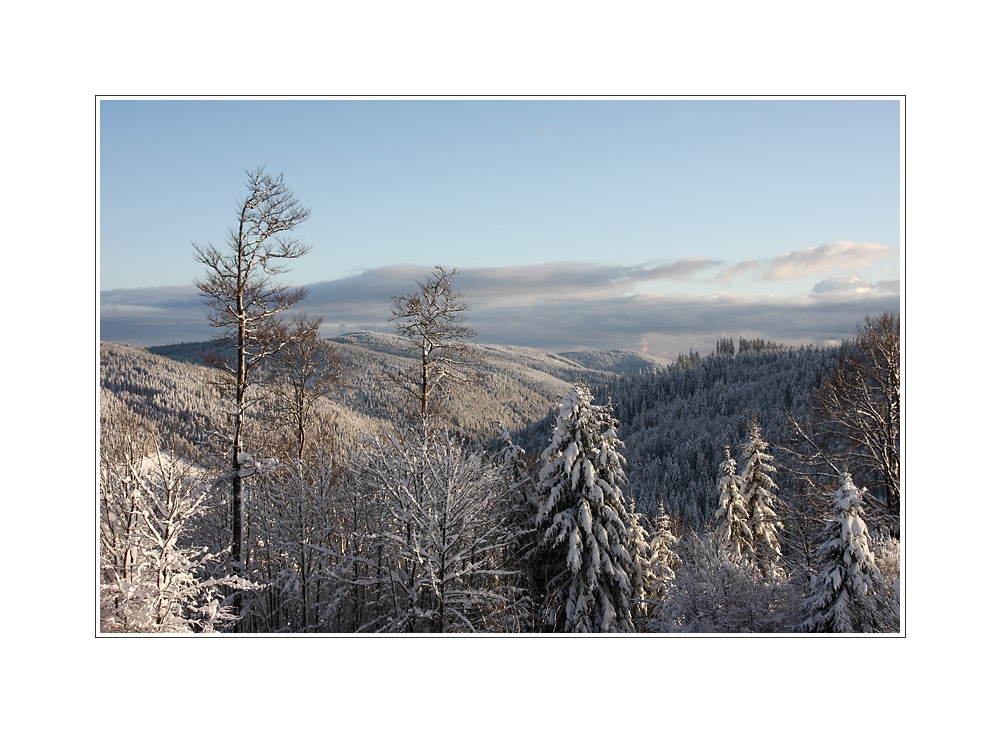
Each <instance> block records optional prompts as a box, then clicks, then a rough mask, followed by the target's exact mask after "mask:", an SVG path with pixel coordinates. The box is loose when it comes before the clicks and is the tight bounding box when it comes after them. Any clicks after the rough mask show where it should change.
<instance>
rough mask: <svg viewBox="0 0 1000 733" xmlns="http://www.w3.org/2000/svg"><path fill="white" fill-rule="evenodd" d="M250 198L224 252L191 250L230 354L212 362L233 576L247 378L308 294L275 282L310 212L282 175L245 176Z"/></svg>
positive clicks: (296, 253)
mask: <svg viewBox="0 0 1000 733" xmlns="http://www.w3.org/2000/svg"><path fill="white" fill-rule="evenodd" d="M246 174H247V194H246V196H245V197H244V198H243V200H242V201H241V202H240V203H239V206H238V208H237V212H236V215H237V225H236V227H235V228H233V229H230V230H229V234H228V237H227V241H226V247H224V248H223V249H217V248H216V247H214V246H213V245H211V244H207V245H194V249H195V260H196V261H197V262H199V263H200V264H202V265H204V266H205V268H206V273H205V275H204V276H203V277H201V278H198V279H196V280H195V283H194V284H195V286H196V287H197V288H198V290H200V291H201V295H202V300H203V301H204V302H205V304H206V305H208V306H209V307H210V308H211V309H212V313H211V314H210V315H209V322H210V323H211V324H212V326H214V327H215V328H218V329H219V330H220V331H221V332H222V335H223V341H224V345H225V347H226V348H227V349H230V350H231V353H229V354H226V355H221V356H218V357H216V358H214V359H212V360H211V363H212V364H213V365H214V366H216V367H218V368H220V369H221V370H222V372H223V373H224V374H226V375H227V376H228V379H226V380H225V382H224V386H225V389H226V391H227V393H228V395H229V396H230V397H231V399H232V405H231V408H232V412H231V415H232V421H233V422H232V431H233V432H232V441H231V443H230V444H229V448H230V451H229V454H230V460H229V465H230V472H229V473H230V482H231V485H232V539H233V541H232V557H233V564H234V567H235V569H236V570H237V571H240V569H241V567H242V564H243V560H244V546H243V545H244V526H243V525H244V509H243V500H244V496H243V479H244V478H245V476H246V473H245V471H244V465H243V464H244V463H245V454H244V446H243V440H244V427H245V425H244V424H245V421H246V417H247V410H248V408H249V406H250V405H251V404H252V402H253V399H252V395H251V393H250V389H251V387H252V385H253V381H252V375H253V374H254V372H255V370H256V369H257V368H258V367H259V366H260V365H261V364H262V363H264V362H265V361H266V360H267V359H269V358H270V357H272V356H273V355H274V354H276V353H278V352H279V351H280V350H281V349H282V347H283V346H284V345H285V340H284V338H283V334H282V329H281V328H280V327H279V323H278V320H277V316H278V315H279V314H280V313H282V312H284V311H286V310H287V309H288V308H291V307H292V306H293V305H295V304H296V303H298V302H299V301H301V300H302V299H303V298H304V297H305V290H304V289H301V288H299V289H290V288H288V287H285V286H282V285H277V284H275V283H274V281H273V278H274V276H275V275H278V274H280V273H283V272H285V271H286V267H285V266H283V264H282V262H283V261H284V260H291V259H296V258H299V257H302V256H303V255H305V254H306V253H307V252H308V251H309V247H308V246H307V245H305V244H303V243H302V242H300V241H299V240H297V239H295V238H293V237H291V236H289V232H291V231H292V230H293V229H294V228H295V227H296V226H298V225H299V224H301V223H302V222H304V221H305V220H306V219H307V218H308V217H309V210H308V209H306V208H304V207H303V206H302V205H301V204H300V203H299V200H298V199H297V198H296V197H295V195H294V194H293V193H292V191H291V189H289V188H288V187H287V186H286V185H285V181H284V176H283V175H282V174H279V175H278V176H277V177H274V176H271V175H270V174H268V173H265V172H264V169H263V167H259V168H257V169H255V170H252V171H251V170H248V171H246Z"/></svg>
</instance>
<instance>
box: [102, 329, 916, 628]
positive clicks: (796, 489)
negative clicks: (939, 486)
mask: <svg viewBox="0 0 1000 733" xmlns="http://www.w3.org/2000/svg"><path fill="white" fill-rule="evenodd" d="M882 325H887V326H888V327H889V329H890V331H889V333H890V334H891V333H893V330H892V329H896V333H897V334H898V318H897V317H895V316H892V315H886V316H881V317H879V318H876V319H872V321H871V323H870V324H868V325H863V326H862V329H861V337H860V338H859V340H858V341H855V342H851V343H846V344H844V345H843V346H841V347H838V348H784V347H781V346H778V345H773V344H764V345H762V344H752V343H750V342H744V343H742V344H739V345H737V346H736V348H735V349H732V350H730V349H729V348H728V347H729V343H730V342H728V341H726V340H725V339H722V340H720V349H717V350H716V352H715V353H713V354H711V355H708V356H704V357H702V356H699V355H697V354H689V355H684V356H683V357H681V358H679V359H678V360H677V361H676V362H675V363H673V364H669V365H666V364H662V363H656V362H654V361H652V360H648V359H647V358H645V357H643V356H642V355H639V354H630V353H627V352H617V353H616V352H606V353H604V354H601V355H600V357H601V359H600V361H598V360H597V358H598V357H597V355H595V354H572V353H566V354H547V353H544V352H541V351H533V350H531V349H520V348H513V347H510V348H503V347H488V346H480V347H479V351H480V353H479V355H478V357H477V361H476V362H475V364H474V368H473V370H472V374H473V376H474V377H475V379H474V380H472V381H470V382H468V383H464V384H453V385H450V386H449V387H448V390H447V391H442V392H439V393H438V394H437V396H436V400H435V401H434V402H432V405H433V406H434V409H433V412H432V414H429V415H426V416H421V415H420V414H419V410H418V409H416V405H417V402H416V398H415V397H412V396H410V395H409V394H408V392H407V391H406V389H405V387H404V386H402V385H401V384H399V380H398V379H397V377H399V376H400V375H405V374H407V373H408V370H409V369H410V367H412V366H413V365H415V364H416V362H417V359H416V358H415V357H413V356H407V354H406V351H405V347H406V341H405V339H403V338H402V337H398V336H390V335H386V334H373V333H366V334H351V335H348V336H343V337H340V338H338V339H334V340H332V341H323V340H318V341H317V342H316V343H315V344H314V346H316V347H317V348H318V349H319V350H320V352H321V353H322V354H323V357H322V359H317V360H316V362H315V364H316V367H317V371H316V373H313V374H311V375H310V376H309V378H308V379H306V380H303V381H301V382H300V384H302V385H304V386H305V389H303V390H301V391H300V392H299V393H298V394H296V387H295V383H294V373H290V372H288V371H284V368H283V367H279V366H278V365H277V364H275V365H272V367H269V369H268V371H266V372H264V371H262V372H261V375H260V378H259V381H256V382H255V387H254V394H255V396H254V400H253V403H252V404H251V405H250V406H248V409H247V416H248V419H247V425H248V429H247V433H246V439H245V444H244V450H243V451H242V455H240V456H238V458H239V468H238V469H237V473H242V474H243V476H242V478H243V483H242V492H243V493H244V496H245V499H244V502H245V503H244V507H245V524H244V527H245V533H246V539H245V541H244V542H245V548H246V549H245V551H244V557H243V562H242V563H241V564H239V565H236V564H235V563H234V559H233V556H232V526H231V516H232V491H231V483H230V481H231V474H232V473H233V471H232V469H231V466H230V465H229V461H228V458H229V455H228V452H229V449H231V435H230V432H231V430H232V422H233V420H232V416H231V409H230V406H229V403H228V401H227V399H226V395H227V392H226V385H225V380H223V379H221V377H222V370H221V369H220V368H219V367H211V366H207V365H205V363H204V360H203V358H202V356H203V355H204V354H206V353H209V352H211V351H212V350H213V349H214V348H216V347H217V346H218V344H216V343H214V342H212V343H203V344H186V345H174V346H167V347H154V348H151V349H139V348H135V347H131V346H127V345H123V344H114V343H102V344H101V444H100V461H101V465H100V468H101V470H100V511H101V517H100V540H101V550H100V555H101V578H100V585H101V593H100V595H101V611H100V613H101V623H100V628H101V630H102V631H103V632H191V631H217V632H242V633H278V632H286V633H287V632H294V633H311V632H320V633H355V632H371V633H374V632H431V633H441V632H465V633H469V632H494V633H506V632H522V633H523V632H561V631H586V632H601V631H630V632H631V631H635V632H640V633H641V632H647V633H648V632H655V633H669V632H699V633H745V632H755V633H768V632H771V633H796V632H803V631H812V632H820V631H831V632H898V631H900V583H899V578H900V544H899V512H898V493H897V500H896V502H895V503H893V501H892V500H891V496H892V491H893V489H892V488H891V487H892V482H891V480H889V481H887V478H889V479H891V478H892V477H891V476H889V477H886V476H885V475H883V474H882V473H880V471H879V469H878V467H877V466H876V465H874V463H873V460H872V459H870V458H869V459H867V460H866V456H865V455H864V451H865V446H863V445H861V444H860V442H859V441H857V440H852V439H849V436H848V434H847V433H846V431H838V430H836V429H835V428H834V427H831V425H835V423H834V422H833V421H834V420H835V419H836V413H835V412H831V409H830V406H829V405H828V402H829V398H828V397H827V395H830V394H832V393H834V392H835V391H836V390H835V389H834V387H835V386H836V385H838V384H841V383H842V382H846V381H849V380H850V379H851V378H852V371H854V370H857V369H859V368H860V367H861V366H865V367H867V366H869V365H870V362H869V361H868V360H869V358H870V357H869V355H867V354H866V352H865V350H864V348H863V346H860V347H859V341H861V342H863V341H864V340H865V338H866V337H867V336H868V335H869V333H870V331H871V330H872V329H873V328H878V327H879V326H882ZM897 338H898V335H897ZM897 343H898V342H897ZM298 363H299V364H300V365H301V364H303V363H305V360H301V359H300V360H299V362H298ZM592 364H597V365H598V366H599V367H601V368H594V367H593V366H591V365H592ZM897 364H898V362H897ZM897 368H898V367H897ZM325 369H331V370H333V371H332V373H333V374H335V376H336V378H335V379H331V380H328V381H327V382H326V383H324V382H323V381H322V380H319V379H317V378H316V377H317V376H320V372H322V371H323V370H325ZM855 376H857V375H855ZM863 376H864V375H863V373H862V374H861V375H860V376H858V378H857V382H858V384H860V385H864V384H868V381H867V378H865V379H862V378H861V377H863ZM897 384H898V382H897ZM882 396H883V395H882V394H881V393H880V392H878V391H877V390H876V391H875V392H874V396H873V398H879V399H881V397H882ZM897 399H898V396H897ZM882 407H883V408H885V409H890V408H891V407H892V405H890V403H889V402H888V401H886V402H885V403H884V404H883V405H882ZM895 409H896V413H895V415H896V417H895V425H894V427H893V426H890V427H891V429H890V432H889V433H888V434H889V435H890V436H892V437H891V440H892V441H893V442H892V446H890V447H893V448H894V449H895V451H896V454H895V471H896V473H895V480H896V487H897V488H896V491H897V492H898V441H899V423H898V402H897V403H896V407H895ZM501 426H502V427H501ZM300 428H301V429H300ZM842 432H843V434H841V433H842ZM830 464H832V465H830ZM887 487H888V488H887ZM866 489H867V490H866ZM893 506H895V507H896V508H895V509H891V508H890V507H893ZM845 558H849V559H845ZM237 609H239V610H238V611H237Z"/></svg>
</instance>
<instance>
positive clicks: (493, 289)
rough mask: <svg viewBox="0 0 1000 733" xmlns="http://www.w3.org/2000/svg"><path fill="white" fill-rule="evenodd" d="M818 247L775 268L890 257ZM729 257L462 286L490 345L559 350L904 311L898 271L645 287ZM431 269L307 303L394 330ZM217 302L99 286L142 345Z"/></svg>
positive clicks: (356, 325)
mask: <svg viewBox="0 0 1000 733" xmlns="http://www.w3.org/2000/svg"><path fill="white" fill-rule="evenodd" d="M823 247H827V245H823ZM876 247H879V248H881V249H883V250H884V249H886V248H882V247H881V245H876ZM814 250H817V251H815V252H814V251H810V250H807V251H805V252H802V253H798V254H799V255H802V257H798V258H795V257H791V256H790V255H789V256H785V258H778V259H777V260H775V261H774V262H772V263H771V265H770V266H769V267H768V270H771V271H772V277H774V276H775V273H778V274H780V273H781V272H785V273H790V272H792V271H796V270H797V271H799V272H804V271H806V270H809V269H810V268H818V267H820V263H822V262H823V261H827V262H829V261H830V260H839V261H842V260H845V259H847V260H851V261H854V262H857V261H860V260H862V259H864V258H866V257H867V258H869V260H870V258H871V257H875V256H881V255H880V254H879V252H880V250H879V249H871V248H868V249H864V248H863V249H860V250H858V249H855V248H853V247H849V248H841V249H839V250H838V249H837V248H836V247H833V246H832V245H831V246H829V247H828V248H827V249H826V250H823V248H822V247H817V248H814ZM818 250H822V251H818ZM720 264H721V263H719V262H717V261H714V260H706V259H696V258H692V259H685V260H678V261H676V262H672V263H666V264H659V265H655V266H646V267H623V266H606V265H593V264H582V263H567V262H557V263H550V264H547V265H540V266H539V265H532V266H510V267H493V268H470V269H468V270H463V271H461V273H460V274H459V276H458V278H457V279H456V281H455V286H456V288H457V289H458V290H460V291H461V292H463V293H464V294H465V300H466V302H467V303H468V304H469V307H470V311H469V313H468V325H469V326H471V327H472V328H474V329H475V330H476V331H477V333H478V338H477V340H478V341H479V342H481V343H496V344H514V345H522V346H532V347H537V348H543V349H547V350H551V351H566V350H573V349H589V348H626V349H635V350H637V351H648V352H650V353H654V354H657V355H660V356H665V357H668V358H671V357H675V356H676V355H677V354H678V353H687V352H688V350H689V349H695V350H698V351H700V352H701V353H703V354H706V353H708V352H710V351H711V350H712V349H713V348H714V346H715V343H716V340H717V339H718V338H719V337H720V336H731V337H736V336H745V337H747V338H758V337H759V338H765V339H769V340H773V341H778V342H783V343H785V344H802V343H839V342H840V341H841V340H843V339H848V338H853V337H854V336H855V335H856V333H857V324H858V323H860V322H862V321H863V320H864V317H865V315H874V314H877V313H881V312H883V311H887V310H889V311H897V312H898V311H899V307H900V296H899V281H898V280H895V281H890V282H877V283H871V282H868V281H866V280H863V279H860V278H857V277H834V278H829V279H826V280H823V281H820V282H818V283H816V284H815V285H814V287H813V288H812V289H811V290H809V291H808V292H805V293H803V294H801V295H796V296H782V297H777V296H752V295H715V296H703V297H698V296H668V295H663V294H658V293H648V292H640V293H637V292H635V290H636V286H637V285H639V284H640V283H643V282H647V281H652V280H664V279H667V280H678V281H680V280H685V279H690V278H694V277H701V276H705V277H707V276H709V274H710V271H711V270H713V269H717V268H718V266H719V265H720ZM737 267H740V266H737ZM742 267H744V268H746V266H745V264H744V265H743V266H742ZM825 271H826V270H824V272H825ZM429 272H430V268H428V267H423V266H416V265H396V266H392V267H382V268H377V269H374V270H368V271H365V272H362V273H360V274H358V275H354V276H351V277H346V278H343V279H340V280H333V281H326V282H318V283H314V284H313V285H310V286H308V290H309V295H308V297H307V298H306V300H305V301H304V302H303V303H302V305H301V306H300V309H302V310H307V311H308V312H309V313H310V314H311V315H313V316H322V317H323V319H324V327H323V335H324V336H327V337H330V336H336V335H339V334H340V333H344V332H350V331H357V330H377V331H387V332H391V331H393V326H392V324H390V323H389V320H388V319H389V310H390V300H391V297H392V296H393V295H402V294H405V293H409V292H412V291H413V290H415V289H416V287H417V286H416V282H415V281H422V280H423V279H424V278H425V277H426V276H427V275H428V273H429ZM207 312H208V310H207V308H206V306H204V305H203V304H202V302H201V300H200V298H199V296H198V291H197V290H196V289H195V288H194V287H193V286H191V287H178V288H149V289H141V290H114V291H106V292H103V293H101V294H100V325H101V333H100V337H101V339H103V340H107V341H124V342H128V343H132V344H135V345H138V346H151V345H158V344H169V343H178V342H182V341H201V340H207V339H210V338H212V337H213V336H214V335H215V334H214V333H213V331H212V329H211V328H210V327H209V326H208V322H207V318H206V316H207Z"/></svg>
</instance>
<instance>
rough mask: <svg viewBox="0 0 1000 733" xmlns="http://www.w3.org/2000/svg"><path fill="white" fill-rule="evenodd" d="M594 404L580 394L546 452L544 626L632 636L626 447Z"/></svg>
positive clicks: (540, 556) (573, 396)
mask: <svg viewBox="0 0 1000 733" xmlns="http://www.w3.org/2000/svg"><path fill="white" fill-rule="evenodd" d="M592 402H593V396H592V395H591V393H590V390H588V389H587V388H586V387H583V386H579V385H577V386H575V387H574V388H573V390H572V391H571V392H570V394H569V395H568V396H567V397H566V398H565V399H564V400H563V401H562V405H561V408H560V411H559V414H558V416H557V418H556V424H555V427H554V429H553V433H552V439H551V442H550V443H549V446H548V447H547V448H546V449H545V451H544V452H543V453H542V463H543V465H542V468H541V472H540V476H539V478H540V483H539V492H538V496H539V501H538V505H539V508H538V515H537V517H536V519H535V523H536V526H537V527H538V528H539V530H540V533H541V538H540V540H539V543H538V545H537V546H536V547H535V549H534V550H533V556H534V557H535V558H536V560H537V561H538V562H540V563H541V564H542V565H543V568H544V574H545V576H546V577H545V590H546V593H545V616H544V619H543V623H544V625H545V627H546V628H549V629H551V630H553V631H557V632H583V633H589V632H631V631H634V630H635V627H634V624H633V621H632V605H633V603H632V599H633V592H632V583H631V576H632V574H633V570H634V564H635V560H634V558H633V557H632V556H631V555H630V554H629V551H628V542H629V537H628V528H627V522H628V521H629V520H628V514H629V512H628V507H627V506H626V504H625V499H624V497H623V495H622V491H621V488H620V486H621V485H623V484H624V483H625V481H626V478H625V470H624V462H625V461H624V459H623V458H622V456H621V454H620V453H619V450H620V449H621V448H623V447H624V446H623V444H622V442H621V441H620V440H619V439H618V436H617V433H616V427H617V421H616V420H615V418H614V417H613V415H612V414H611V409H610V405H606V406H603V407H595V406H594V405H593V404H592Z"/></svg>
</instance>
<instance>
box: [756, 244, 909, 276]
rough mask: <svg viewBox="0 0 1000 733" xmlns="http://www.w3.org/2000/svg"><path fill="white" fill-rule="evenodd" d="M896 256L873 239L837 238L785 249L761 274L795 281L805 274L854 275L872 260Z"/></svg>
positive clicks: (897, 251) (895, 253)
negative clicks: (791, 249)
mask: <svg viewBox="0 0 1000 733" xmlns="http://www.w3.org/2000/svg"><path fill="white" fill-rule="evenodd" d="M892 256H897V257H898V256H899V250H896V249H891V248H889V247H886V246H885V245H883V244H878V243H876V242H845V241H842V240H838V241H836V242H830V243H828V244H821V245H819V246H817V247H810V248H808V249H804V250H800V251H798V252H789V253H787V254H783V255H779V256H778V257H775V258H774V259H773V260H771V263H770V264H769V265H768V266H767V267H766V268H765V269H764V272H763V274H762V275H761V277H762V278H763V279H764V280H797V279H799V278H801V277H806V276H808V275H822V274H827V273H834V272H840V273H843V274H845V275H852V274H857V273H858V272H861V271H863V270H865V269H866V268H868V267H870V266H871V265H872V264H873V263H874V262H875V261H877V260H881V259H885V258H887V257H892Z"/></svg>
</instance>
